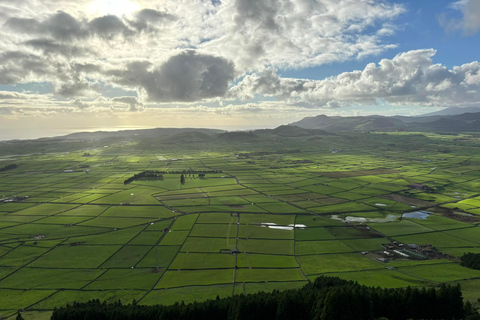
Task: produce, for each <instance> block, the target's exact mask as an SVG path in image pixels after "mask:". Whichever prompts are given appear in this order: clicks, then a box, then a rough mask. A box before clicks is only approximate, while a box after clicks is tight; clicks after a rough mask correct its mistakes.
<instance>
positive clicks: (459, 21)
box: [437, 0, 480, 36]
mask: <svg viewBox="0 0 480 320" xmlns="http://www.w3.org/2000/svg"><path fill="white" fill-rule="evenodd" d="M449 8H450V9H453V10H456V11H460V12H461V14H462V17H461V18H456V17H452V16H451V15H450V14H448V13H442V14H440V15H438V16H437V20H438V22H439V24H440V26H442V27H443V28H444V29H445V30H446V31H447V32H457V31H460V32H462V33H463V35H465V36H473V35H475V34H476V33H477V32H478V31H479V30H480V2H479V1H478V0H461V1H457V2H454V3H452V4H451V5H450V6H449Z"/></svg>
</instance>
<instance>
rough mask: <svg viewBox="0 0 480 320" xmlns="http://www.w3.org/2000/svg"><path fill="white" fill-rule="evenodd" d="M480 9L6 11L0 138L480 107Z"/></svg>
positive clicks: (463, 4) (248, 0)
mask: <svg viewBox="0 0 480 320" xmlns="http://www.w3.org/2000/svg"><path fill="white" fill-rule="evenodd" d="M479 54H480V0H460V1H447V0H409V1H407V0H403V1H401V0H397V1H390V0H62V1H58V0H15V1H11V0H0V140H5V139H16V138H19V139H24V138H37V137H43V136H55V135H60V134H66V133H70V132H78V131H92V130H119V129H129V128H152V127H198V128H200V127H202V128H222V129H227V130H246V129H254V128H272V127H276V126H278V125H281V124H287V123H291V122H293V121H297V120H300V119H301V118H303V117H306V116H315V115H319V114H326V115H331V116H334V115H340V116H352V115H371V114H381V115H397V114H400V115H419V114H424V113H429V112H434V111H438V110H441V109H443V108H447V107H470V106H480V62H478V61H479V59H480V55H479Z"/></svg>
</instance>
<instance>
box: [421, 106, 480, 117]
mask: <svg viewBox="0 0 480 320" xmlns="http://www.w3.org/2000/svg"><path fill="white" fill-rule="evenodd" d="M477 112H480V107H464V108H460V107H450V108H446V109H443V110H440V111H435V112H430V113H426V114H422V115H419V117H430V116H456V115H460V114H464V113H477Z"/></svg>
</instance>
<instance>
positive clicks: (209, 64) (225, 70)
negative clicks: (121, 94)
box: [108, 50, 234, 102]
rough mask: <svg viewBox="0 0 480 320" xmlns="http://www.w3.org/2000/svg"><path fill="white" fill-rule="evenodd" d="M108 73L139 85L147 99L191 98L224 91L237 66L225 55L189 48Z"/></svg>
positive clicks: (175, 99) (118, 79) (127, 83)
mask: <svg viewBox="0 0 480 320" xmlns="http://www.w3.org/2000/svg"><path fill="white" fill-rule="evenodd" d="M108 74H110V75H112V76H113V77H114V80H113V81H115V79H117V81H118V83H119V84H121V85H125V86H129V87H132V88H138V90H139V91H140V94H141V96H143V97H144V98H145V100H146V101H150V102H171V101H183V102H185V101H186V102H188V101H198V100H202V99H208V98H215V97H222V96H223V95H225V93H226V92H227V91H228V86H229V82H230V81H232V80H233V79H234V66H233V64H232V63H231V62H229V61H228V60H226V59H224V58H222V57H217V56H212V55H207V54H202V53H198V52H196V51H193V50H189V51H185V52H181V53H179V54H176V55H173V56H171V57H170V58H169V59H168V60H167V61H165V62H164V63H162V64H160V65H158V66H155V65H153V64H151V63H149V62H145V61H137V62H131V63H129V64H127V66H126V68H125V69H120V70H113V71H109V72H108Z"/></svg>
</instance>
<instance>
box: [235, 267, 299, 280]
mask: <svg viewBox="0 0 480 320" xmlns="http://www.w3.org/2000/svg"><path fill="white" fill-rule="evenodd" d="M302 280H305V277H304V276H303V274H302V272H301V271H300V268H293V269H238V270H237V279H236V281H237V282H270V281H302Z"/></svg>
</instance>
